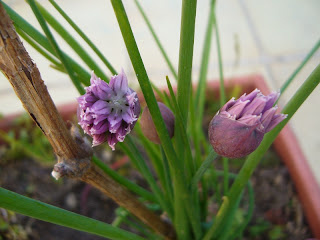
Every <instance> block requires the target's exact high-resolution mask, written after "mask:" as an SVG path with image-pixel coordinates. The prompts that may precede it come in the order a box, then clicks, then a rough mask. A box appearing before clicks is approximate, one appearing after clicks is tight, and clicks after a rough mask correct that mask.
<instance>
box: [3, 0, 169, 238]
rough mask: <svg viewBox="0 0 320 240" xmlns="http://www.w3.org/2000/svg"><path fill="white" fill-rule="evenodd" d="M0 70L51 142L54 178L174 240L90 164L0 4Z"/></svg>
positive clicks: (154, 217)
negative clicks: (97, 194) (93, 193)
mask: <svg viewBox="0 0 320 240" xmlns="http://www.w3.org/2000/svg"><path fill="white" fill-rule="evenodd" d="M0 70H1V71H2V72H3V73H4V74H5V75H6V77H7V78H8V80H9V81H10V83H11V85H12V87H13V89H14V91H15V92H16V94H17V96H18V97H19V99H20V100H21V102H22V104H23V106H24V108H25V109H26V110H27V112H28V113H29V114H30V116H31V117H32V119H33V120H34V121H35V122H36V124H37V125H38V127H39V128H40V129H41V130H42V132H43V134H45V136H46V137H47V138H48V140H49V141H50V143H51V145H52V147H53V149H54V152H55V154H56V156H57V158H58V163H57V164H56V165H55V166H54V169H53V176H54V177H56V178H60V177H63V176H67V177H70V178H76V179H79V180H82V181H84V182H87V183H89V184H91V185H93V186H94V187H96V188H98V189H99V190H100V191H102V192H103V193H104V194H106V195H108V196H109V197H110V198H112V199H113V200H114V201H115V202H117V203H118V204H119V205H120V206H123V207H124V208H126V209H128V210H129V211H130V212H131V213H132V214H134V215H135V216H136V217H137V218H139V219H140V220H141V221H142V222H143V223H145V224H146V225H148V226H149V227H151V228H152V229H153V230H154V231H155V232H157V233H159V234H160V235H162V236H164V237H165V238H166V239H175V231H174V229H173V228H172V226H171V225H170V224H168V223H166V222H164V221H162V220H161V218H160V217H159V216H158V215H156V214H154V213H153V212H152V211H150V210H148V209H147V208H146V207H145V206H144V205H143V204H142V203H140V202H139V201H138V200H137V198H136V197H135V196H134V195H133V194H132V193H131V192H130V191H129V190H127V189H126V188H124V187H123V186H121V185H120V184H118V183H117V182H115V181H114V180H113V179H112V178H111V177H109V176H108V175H106V174H104V173H103V172H102V171H101V170H100V169H98V168H97V167H96V166H95V165H93V164H91V157H92V149H91V147H90V145H89V144H88V143H87V142H86V141H85V140H83V138H82V137H81V135H80V134H79V132H78V131H77V128H76V127H73V126H71V125H70V126H69V127H68V128H69V130H70V131H69V130H68V128H67V126H66V124H65V123H64V122H63V120H62V118H61V116H60V114H59V113H58V111H57V109H56V107H55V105H54V103H53V101H52V99H51V97H50V95H49V93H48V91H47V87H46V86H45V84H44V82H43V80H42V79H41V76H40V73H39V70H38V68H37V66H36V65H35V63H34V62H33V61H32V59H31V58H30V56H29V54H28V53H27V51H26V50H25V48H24V46H23V44H22V42H21V41H20V39H19V37H18V35H17V33H16V31H15V29H14V26H13V24H12V21H11V19H10V18H9V16H8V15H7V13H6V12H5V10H4V8H3V6H2V4H1V3H0Z"/></svg>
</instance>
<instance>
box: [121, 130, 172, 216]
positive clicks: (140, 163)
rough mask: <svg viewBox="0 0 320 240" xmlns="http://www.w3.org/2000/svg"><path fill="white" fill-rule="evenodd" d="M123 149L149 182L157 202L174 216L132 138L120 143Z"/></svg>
mask: <svg viewBox="0 0 320 240" xmlns="http://www.w3.org/2000/svg"><path fill="white" fill-rule="evenodd" d="M118 144H119V146H120V147H121V149H122V150H123V151H124V152H125V153H126V154H127V155H128V156H129V157H130V159H131V161H132V162H133V164H134V165H135V166H136V167H137V168H138V170H139V171H140V173H141V174H142V176H143V177H144V178H145V180H146V181H147V182H148V184H149V186H150V188H151V189H152V192H153V193H154V194H155V196H156V198H157V201H158V202H159V204H160V205H161V207H162V208H163V209H164V210H165V211H167V212H168V214H169V215H170V216H172V212H171V211H170V207H169V206H168V204H167V202H166V201H165V198H164V196H163V193H162V192H161V190H160V188H159V187H158V185H157V183H156V181H155V179H154V177H153V176H152V173H151V171H150V169H149V167H148V166H147V164H146V162H145V161H144V159H143V157H142V155H141V153H140V152H139V150H138V148H137V147H136V145H135V143H134V141H133V140H132V138H131V136H126V141H125V143H118Z"/></svg>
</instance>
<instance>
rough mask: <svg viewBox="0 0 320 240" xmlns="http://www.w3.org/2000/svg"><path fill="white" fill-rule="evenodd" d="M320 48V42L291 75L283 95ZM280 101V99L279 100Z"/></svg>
mask: <svg viewBox="0 0 320 240" xmlns="http://www.w3.org/2000/svg"><path fill="white" fill-rule="evenodd" d="M319 47H320V40H318V42H317V43H316V44H315V45H314V47H313V48H312V49H311V50H310V52H309V53H308V54H307V56H306V57H305V58H304V59H303V61H302V62H301V64H300V65H299V66H298V67H297V69H296V70H295V71H294V72H293V73H292V74H291V75H290V77H289V78H288V79H287V81H285V83H284V84H283V85H282V87H281V89H280V93H281V95H282V94H283V93H284V91H285V90H286V89H287V88H288V87H289V85H290V83H291V82H292V80H293V79H294V78H295V77H296V76H297V74H298V73H299V72H300V71H301V69H302V68H303V67H304V66H305V65H306V63H307V62H308V61H309V60H310V58H311V57H312V56H313V54H315V53H316V51H318V49H319ZM278 100H279V99H278Z"/></svg>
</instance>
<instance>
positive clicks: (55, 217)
mask: <svg viewBox="0 0 320 240" xmlns="http://www.w3.org/2000/svg"><path fill="white" fill-rule="evenodd" d="M0 207H2V208H5V209H8V210H11V211H14V212H17V213H20V214H23V215H26V216H29V217H33V218H36V219H40V220H42V221H46V222H50V223H54V224H58V225H61V226H65V227H69V228H73V229H76V230H79V231H83V232H88V233H92V234H95V235H98V236H101V237H105V238H111V239H118V240H127V239H132V240H134V239H135V240H143V239H144V238H142V237H139V236H137V235H135V234H133V233H130V232H127V231H124V230H121V229H119V228H116V227H112V226H111V225H109V224H106V223H103V222H100V221H97V220H94V219H91V218H88V217H85V216H81V215H79V214H76V213H73V212H69V211H67V210H64V209H61V208H58V207H55V206H52V205H49V204H46V203H43V202H40V201H37V200H33V199H31V198H28V197H25V196H22V195H20V194H17V193H14V192H11V191H9V190H6V189H4V188H0Z"/></svg>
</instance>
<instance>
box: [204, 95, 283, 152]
mask: <svg viewBox="0 0 320 240" xmlns="http://www.w3.org/2000/svg"><path fill="white" fill-rule="evenodd" d="M279 96H280V93H279V92H272V93H271V94H269V95H267V96H265V95H263V94H262V93H261V92H260V91H259V90H258V89H255V90H254V91H252V92H251V93H250V94H248V95H246V94H244V95H242V96H241V97H240V98H239V99H238V100H235V99H234V98H232V99H231V100H230V101H229V102H227V103H226V104H225V105H224V106H223V107H222V108H221V109H220V111H218V113H217V114H216V115H215V116H214V118H213V119H212V120H211V122H210V124H209V130H208V131H209V132H208V133H209V140H210V143H211V145H212V146H213V149H214V150H215V151H216V152H217V153H218V154H219V155H221V156H224V157H228V158H240V157H244V156H247V155H248V154H250V153H252V152H253V151H254V150H255V149H256V148H257V147H258V146H259V145H260V143H261V141H262V139H263V136H264V134H265V133H267V132H269V131H271V130H272V129H273V128H274V127H275V126H276V125H277V124H279V123H280V122H281V121H282V120H284V119H285V118H286V117H287V115H285V114H276V111H277V107H276V106H275V107H273V105H274V103H275V102H276V101H277V99H278V98H279Z"/></svg>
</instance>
